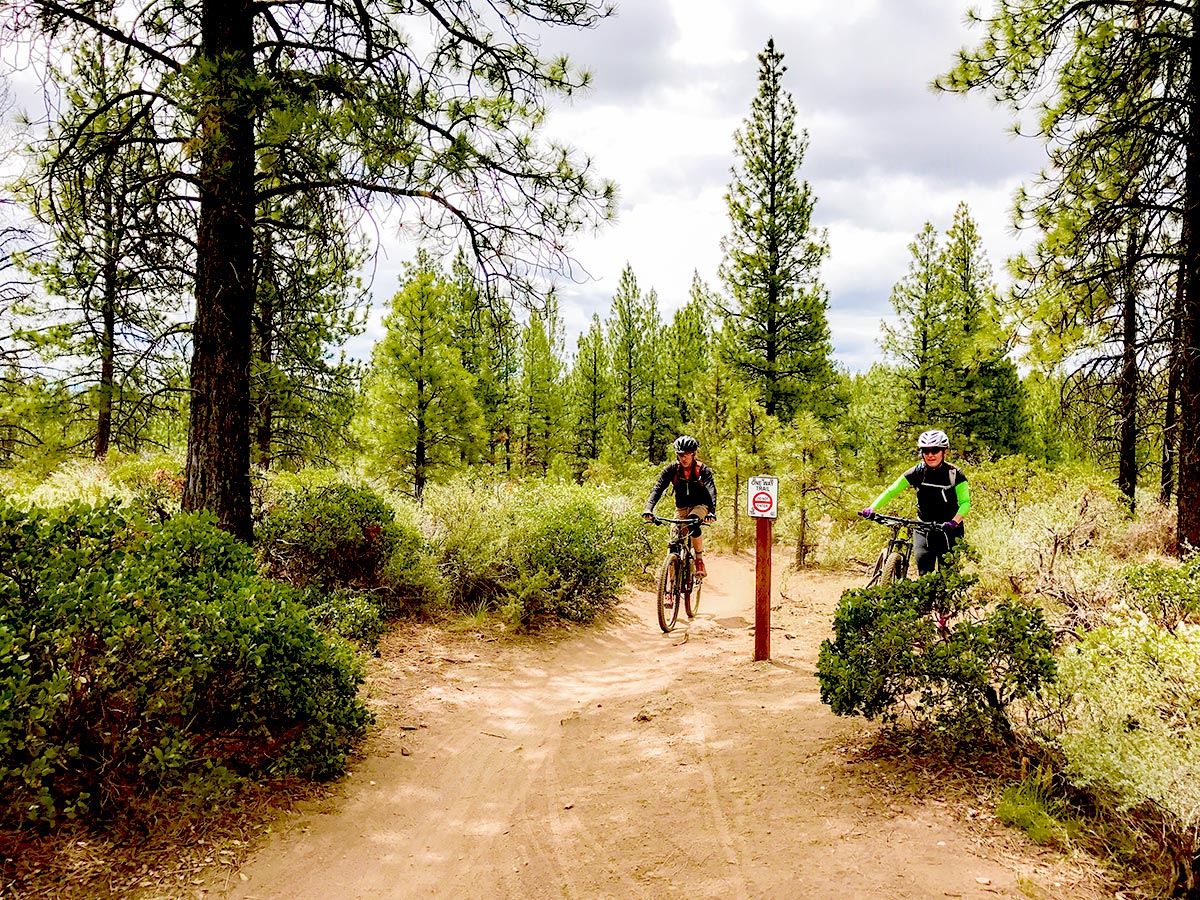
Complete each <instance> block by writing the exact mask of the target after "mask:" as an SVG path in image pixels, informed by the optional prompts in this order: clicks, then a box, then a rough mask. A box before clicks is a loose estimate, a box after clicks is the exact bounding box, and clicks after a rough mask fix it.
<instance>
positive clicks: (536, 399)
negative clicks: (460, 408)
mask: <svg viewBox="0 0 1200 900" xmlns="http://www.w3.org/2000/svg"><path fill="white" fill-rule="evenodd" d="M562 341H563V336H562V323H561V321H560V320H559V317H558V304H557V301H556V299H555V297H554V295H553V294H551V295H550V296H549V297H548V298H547V299H546V302H545V304H544V306H543V308H542V309H536V310H533V311H532V312H531V313H530V314H529V321H528V322H527V323H526V324H525V328H524V330H523V331H522V332H521V350H520V354H521V376H520V380H519V382H518V388H517V398H516V400H517V403H516V410H515V415H514V419H515V421H516V426H517V434H518V446H519V455H520V459H521V462H522V467H523V468H524V470H525V471H527V472H537V473H538V474H541V475H546V474H547V473H549V471H550V469H551V467H552V466H553V465H554V464H555V463H556V462H557V461H558V460H559V459H560V458H561V455H562V453H563V451H564V450H565V449H566V447H565V440H566V438H567V436H568V431H567V429H566V427H565V426H566V420H565V412H566V404H565V403H564V401H563V392H562V387H563V376H564V373H563V361H562Z"/></svg>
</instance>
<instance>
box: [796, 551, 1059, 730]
mask: <svg viewBox="0 0 1200 900" xmlns="http://www.w3.org/2000/svg"><path fill="white" fill-rule="evenodd" d="M973 582H974V579H972V578H970V577H968V576H965V575H963V574H961V573H959V572H958V571H956V570H955V569H954V567H953V566H948V567H945V568H942V569H940V570H939V571H937V572H935V573H934V574H932V575H929V576H926V577H924V578H920V579H918V580H916V581H899V582H893V583H891V584H888V585H885V586H882V587H879V588H871V589H866V588H864V589H859V590H851V591H846V592H845V593H844V594H843V595H842V599H841V602H840V603H839V604H838V609H837V612H836V613H835V616H834V622H833V630H834V638H833V640H826V641H824V642H823V643H822V645H821V651H820V657H819V660H818V665H817V677H818V679H819V681H820V684H821V699H822V701H824V702H825V703H827V704H828V705H829V707H830V708H831V709H832V710H833V712H834V713H836V714H837V715H856V714H857V715H863V716H866V717H867V718H869V719H874V718H881V719H882V720H883V721H884V722H885V723H895V722H897V721H898V720H899V719H900V718H901V717H902V716H904V715H907V716H908V717H910V718H911V720H912V722H913V723H914V724H915V725H917V726H918V727H922V728H932V729H933V732H934V733H935V734H937V735H940V736H941V737H943V738H945V739H947V740H948V741H949V742H951V743H955V744H957V743H964V742H968V741H970V740H972V739H974V738H977V737H979V736H980V735H981V734H992V735H1003V734H1006V733H1007V732H1008V731H1009V729H1010V722H1009V718H1008V708H1009V706H1010V704H1011V703H1012V702H1013V701H1014V700H1018V699H1020V698H1023V697H1026V696H1028V695H1029V694H1030V693H1031V692H1033V691H1036V690H1037V689H1038V687H1039V686H1040V685H1041V684H1042V683H1043V682H1044V681H1046V680H1049V679H1051V678H1052V677H1053V675H1054V661H1053V657H1052V655H1051V652H1050V651H1051V644H1052V638H1053V635H1052V634H1051V632H1050V630H1049V628H1047V627H1046V624H1045V621H1044V620H1043V617H1042V613H1041V611H1040V610H1038V609H1036V608H1032V607H1028V606H1024V605H1021V604H1019V603H1016V602H1014V601H1011V600H1002V601H1000V602H999V603H997V604H995V605H994V606H992V607H991V608H990V609H986V610H985V608H984V605H983V602H982V600H980V599H979V598H978V597H977V596H974V595H972V594H971V593H970V592H969V590H968V589H969V588H970V586H971V585H972V584H973ZM942 622H944V623H945V624H944V625H941V624H939V623H942Z"/></svg>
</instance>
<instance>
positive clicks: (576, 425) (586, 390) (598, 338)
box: [567, 314, 613, 476]
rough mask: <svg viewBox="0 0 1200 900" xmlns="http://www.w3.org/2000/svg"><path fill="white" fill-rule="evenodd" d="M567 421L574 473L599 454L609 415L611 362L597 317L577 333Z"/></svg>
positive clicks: (578, 473) (606, 430) (594, 315)
mask: <svg viewBox="0 0 1200 900" xmlns="http://www.w3.org/2000/svg"><path fill="white" fill-rule="evenodd" d="M569 385H570V386H569V389H568V392H567V394H568V397H569V400H570V407H571V411H570V421H571V429H572V433H573V435H574V439H573V440H574V444H573V449H574V451H575V454H576V462H575V465H576V473H575V474H576V476H582V474H583V472H584V470H585V469H586V468H587V465H588V463H590V462H594V461H596V460H598V459H599V458H600V454H601V452H602V451H603V448H604V439H605V435H606V434H607V432H608V428H609V421H610V419H611V418H612V408H613V407H612V366H611V363H610V361H609V357H608V349H607V347H606V345H605V340H604V326H603V325H602V324H601V322H600V317H599V316H598V315H596V314H593V315H592V324H591V326H590V327H589V328H588V330H587V331H586V332H584V333H583V334H581V335H580V336H579V342H578V345H577V347H576V350H575V359H574V364H573V365H572V367H571V374H570V376H569Z"/></svg>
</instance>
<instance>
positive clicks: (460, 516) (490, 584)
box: [423, 469, 513, 610]
mask: <svg viewBox="0 0 1200 900" xmlns="http://www.w3.org/2000/svg"><path fill="white" fill-rule="evenodd" d="M492 474H493V473H492V472H491V471H489V470H485V469H477V470H475V476H476V477H468V476H466V475H463V476H460V477H459V478H456V479H453V480H452V481H450V482H448V483H447V484H443V485H435V486H432V487H431V488H430V490H429V492H428V493H427V494H426V496H425V498H424V503H423V508H424V514H425V516H426V518H427V520H428V522H429V534H430V545H431V549H432V553H433V560H434V564H435V565H436V566H437V570H438V572H439V574H440V575H441V577H442V579H443V580H444V582H445V585H446V602H447V603H448V604H449V606H450V607H451V608H452V609H456V610H474V609H477V608H479V607H485V608H494V607H496V606H498V605H499V604H500V601H501V600H502V599H503V598H504V596H505V593H506V584H507V583H508V582H509V580H510V579H511V578H512V575H513V573H512V563H511V560H510V558H509V550H508V546H509V545H508V536H507V524H508V520H507V518H506V516H505V514H504V507H505V502H504V501H505V495H506V494H507V493H508V489H507V488H506V487H499V488H496V487H491V486H489V485H490V484H491V482H492V478H491V476H492Z"/></svg>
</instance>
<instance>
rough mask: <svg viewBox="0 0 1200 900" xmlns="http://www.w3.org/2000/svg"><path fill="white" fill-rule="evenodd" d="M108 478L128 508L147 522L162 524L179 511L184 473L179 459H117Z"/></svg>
mask: <svg viewBox="0 0 1200 900" xmlns="http://www.w3.org/2000/svg"><path fill="white" fill-rule="evenodd" d="M109 479H110V481H111V482H112V484H113V487H114V490H116V491H117V492H118V495H119V496H122V497H123V499H124V500H125V505H126V506H128V507H130V508H131V509H133V510H135V511H137V512H138V513H140V514H141V515H143V516H145V517H146V518H147V519H151V520H157V521H160V522H161V521H163V520H165V519H169V518H170V517H171V516H173V515H175V514H176V513H178V512H179V507H180V502H181V501H182V499H183V471H182V466H181V465H180V464H179V462H178V460H176V459H175V458H173V457H171V456H167V455H157V456H134V457H130V458H128V459H123V460H115V461H114V465H113V466H112V469H111V471H110V472H109Z"/></svg>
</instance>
